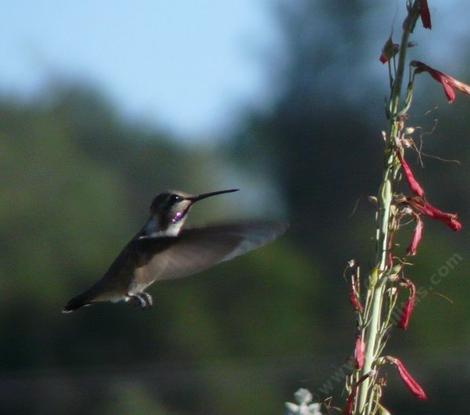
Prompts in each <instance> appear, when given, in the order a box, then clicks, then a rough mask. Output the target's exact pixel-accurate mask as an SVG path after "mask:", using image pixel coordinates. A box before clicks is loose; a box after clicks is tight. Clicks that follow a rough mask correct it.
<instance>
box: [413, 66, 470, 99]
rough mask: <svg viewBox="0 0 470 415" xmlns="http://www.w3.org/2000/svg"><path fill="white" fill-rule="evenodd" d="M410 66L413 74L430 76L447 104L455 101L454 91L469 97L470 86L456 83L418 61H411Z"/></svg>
mask: <svg viewBox="0 0 470 415" xmlns="http://www.w3.org/2000/svg"><path fill="white" fill-rule="evenodd" d="M410 65H411V66H414V67H415V68H416V69H415V73H421V72H427V73H429V75H431V76H432V77H433V78H434V79H435V80H436V81H437V82H439V83H440V84H441V85H442V88H443V89H444V93H445V95H446V97H447V100H448V101H449V104H452V102H454V101H455V97H456V95H455V90H456V89H457V90H459V91H460V92H463V93H464V94H467V95H470V85H467V84H464V83H463V82H460V81H458V80H457V79H455V78H453V77H452V76H450V75H447V74H446V73H444V72H441V71H438V70H437V69H434V68H431V67H430V66H428V65H426V64H425V63H423V62H420V61H412V62H411V63H410Z"/></svg>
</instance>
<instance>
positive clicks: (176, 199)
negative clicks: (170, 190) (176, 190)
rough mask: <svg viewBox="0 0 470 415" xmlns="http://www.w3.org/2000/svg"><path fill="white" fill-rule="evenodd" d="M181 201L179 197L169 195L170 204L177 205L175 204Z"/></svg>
mask: <svg viewBox="0 0 470 415" xmlns="http://www.w3.org/2000/svg"><path fill="white" fill-rule="evenodd" d="M181 200H183V198H182V197H181V196H178V195H171V196H170V202H171V203H177V202H180V201H181Z"/></svg>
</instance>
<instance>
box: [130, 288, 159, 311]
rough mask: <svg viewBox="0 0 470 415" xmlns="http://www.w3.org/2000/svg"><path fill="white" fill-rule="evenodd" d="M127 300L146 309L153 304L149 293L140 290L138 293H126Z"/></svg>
mask: <svg viewBox="0 0 470 415" xmlns="http://www.w3.org/2000/svg"><path fill="white" fill-rule="evenodd" d="M127 298H128V300H127V301H131V302H132V303H133V304H135V305H136V306H140V307H141V308H142V309H144V310H145V309H148V308H151V307H152V306H153V298H152V296H151V295H150V294H149V293H146V292H141V293H138V294H128V296H127Z"/></svg>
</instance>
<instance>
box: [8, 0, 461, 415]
mask: <svg viewBox="0 0 470 415" xmlns="http://www.w3.org/2000/svg"><path fill="white" fill-rule="evenodd" d="M340 3H341V2H339V1H333V2H328V4H326V3H325V4H323V5H322V6H320V5H319V4H318V3H315V5H312V3H310V2H307V1H305V2H304V1H302V2H299V3H298V4H297V5H296V6H295V7H294V6H287V5H284V6H280V7H279V8H278V10H277V11H276V16H277V17H278V22H279V24H280V26H281V28H282V33H283V34H284V41H285V45H286V48H285V51H284V53H285V56H284V58H283V59H282V64H278V65H277V66H276V70H275V72H274V73H271V74H269V76H270V77H272V85H276V90H275V91H273V92H274V93H273V98H272V100H271V102H269V103H268V104H267V107H266V109H265V110H263V111H259V110H258V111H255V110H253V109H250V108H247V109H246V112H245V115H244V116H242V117H241V119H240V120H239V124H238V125H237V126H236V128H235V129H234V130H233V131H231V132H230V133H229V135H230V137H228V138H229V140H223V143H224V144H223V145H219V146H209V145H202V144H197V143H196V144H187V143H184V144H183V143H181V142H180V141H177V140H175V139H174V137H172V136H171V135H170V134H168V133H166V132H165V131H155V129H150V128H148V127H147V126H144V125H136V124H132V123H129V122H127V121H125V120H123V119H122V117H121V116H120V115H119V114H118V113H117V112H116V111H115V110H114V109H113V106H112V104H111V103H110V102H108V101H107V99H106V98H105V97H103V96H102V95H100V92H99V91H98V90H96V89H95V88H92V87H89V86H87V85H80V84H77V85H71V84H65V85H64V84H60V83H58V84H57V85H55V87H54V88H52V89H51V90H50V91H47V93H44V94H43V96H40V97H39V98H38V99H37V100H35V101H32V102H28V103H24V102H20V101H19V100H15V99H14V98H12V97H4V98H3V100H2V101H1V102H0V169H1V178H2V179H1V181H0V195H1V198H0V294H1V301H0V339H1V341H0V356H1V358H0V406H1V412H2V413H14V414H18V415H22V414H55V413H57V414H82V413H88V414H103V413H104V414H162V415H163V414H222V413H223V414H254V413H256V414H274V413H281V412H282V402H283V401H284V400H288V399H291V393H292V392H293V391H294V390H295V389H296V388H298V387H300V386H304V387H308V388H309V389H311V390H312V392H314V393H315V395H316V398H317V399H318V398H324V397H326V396H328V394H330V393H332V392H333V391H334V390H335V391H337V390H339V389H340V388H341V382H339V381H337V379H336V377H337V376H338V375H337V374H338V370H341V365H342V364H343V363H344V362H345V360H346V359H347V356H348V355H349V353H350V351H351V349H352V343H353V333H354V321H353V318H352V313H351V311H350V309H349V304H348V302H347V290H348V288H347V284H346V283H345V281H344V279H343V278H342V270H343V269H344V266H345V263H346V261H347V260H349V259H350V258H356V259H357V260H358V261H359V262H360V263H361V264H362V265H363V269H364V271H366V270H367V267H368V266H369V265H370V259H369V258H371V253H372V250H373V243H372V240H371V238H372V235H373V207H372V206H370V205H369V204H368V202H367V195H369V194H373V193H374V192H375V191H376V187H377V184H378V182H379V175H380V169H381V150H382V146H381V142H380V130H381V129H382V128H384V125H385V123H384V117H383V114H382V108H381V105H382V102H383V100H382V99H383V95H384V94H386V88H385V86H384V82H385V81H383V82H381V83H373V82H370V81H369V80H370V76H371V75H370V68H369V69H367V68H365V66H364V64H363V62H367V61H372V58H371V56H370V50H371V47H370V39H369V37H368V33H367V31H366V30H365V28H367V24H364V21H363V20H361V19H365V21H370V22H372V20H367V19H371V16H373V13H374V12H377V10H376V9H374V8H372V9H371V10H369V11H367V12H366V10H365V8H364V2H361V1H352V2H348V4H347V5H344V3H342V4H343V5H342V6H341V7H339V5H340ZM371 24H372V23H371ZM324 33H329V34H330V35H331V42H333V44H334V45H336V47H332V46H331V45H332V43H326V42H323V41H321V39H322V36H321V34H324ZM374 53H375V49H374ZM420 53H423V54H425V50H423V49H421V51H420ZM373 59H376V58H375V57H374V58H373ZM374 62H375V60H374ZM345 67H347V68H348V69H347V72H348V73H347V76H345V69H344V68H345ZM464 75H465V74H464ZM267 76H268V75H267ZM469 78H470V73H469V74H467V79H469ZM352 79H354V85H351V80H352ZM384 79H385V73H384ZM277 81H280V82H277ZM427 82H428V81H427V80H425V79H423V80H421V79H419V87H418V94H417V97H416V101H417V102H418V103H419V102H421V104H419V105H418V106H417V107H416V108H415V110H414V112H413V114H412V119H411V120H410V122H411V123H412V124H419V125H420V126H422V128H423V131H429V130H431V128H432V126H433V122H434V121H433V119H434V118H435V117H438V118H439V120H440V121H439V126H438V129H437V130H436V132H435V133H434V134H432V135H430V136H427V135H425V136H423V139H424V142H425V150H426V152H428V153H432V154H438V155H439V156H442V157H444V158H449V159H455V158H458V159H459V160H460V161H461V162H462V164H461V165H460V166H456V165H455V164H449V163H442V162H439V161H438V160H435V159H430V158H427V159H425V163H426V164H425V169H423V170H419V171H418V173H417V174H418V176H419V178H420V179H421V180H422V182H423V183H424V185H425V187H426V189H427V193H428V195H430V198H431V200H432V201H433V202H435V204H436V205H437V206H440V207H442V208H444V209H448V210H451V211H458V212H459V213H460V216H461V218H462V220H463V223H464V224H468V223H470V221H469V215H468V212H469V203H470V192H469V188H470V186H469V174H468V173H469V171H468V169H469V167H468V166H469V163H468V161H469V157H470V152H469V148H470V147H469V144H468V136H469V130H470V124H469V123H468V115H467V114H468V111H469V110H470V101H468V100H465V98H463V97H459V99H458V101H457V103H456V104H455V105H454V106H452V107H450V108H449V107H447V106H446V104H445V101H444V99H443V97H442V96H441V95H440V91H439V88H437V87H436V86H435V85H433V84H431V83H429V84H428V83H427ZM429 82H431V81H429ZM358 85H361V87H360V88H359V89H358V88H357V86H358ZM427 85H429V87H430V88H425V86H427ZM431 86H432V88H431ZM273 88H274V87H273ZM361 91H362V92H361ZM430 91H435V92H430ZM435 102H439V103H440V108H439V109H438V111H437V114H436V113H435V112H434V113H433V114H432V115H431V116H430V115H427V114H426V111H427V110H429V109H430V107H432V106H433V103H435ZM225 138H227V137H225ZM252 178H256V180H254V181H253V180H251V179H252ZM244 185H245V186H246V188H248V189H249V191H248V192H245V193H244V192H243V188H244ZM227 186H230V187H232V186H240V187H241V188H242V192H240V193H239V194H236V195H230V196H226V197H223V198H220V199H218V200H216V199H214V200H211V201H210V202H204V204H201V205H200V206H199V207H197V208H195V210H194V215H193V218H194V220H193V223H201V222H209V221H212V220H216V219H218V220H221V219H223V218H227V219H234V218H237V217H242V216H243V217H245V216H250V217H251V216H266V215H268V216H269V215H270V216H273V215H276V216H283V217H287V218H289V220H290V222H291V225H292V227H291V230H290V231H289V233H288V235H287V236H286V237H284V238H282V239H281V240H279V241H278V242H276V243H274V244H272V245H271V246H269V247H267V248H265V249H262V250H260V251H257V252H255V253H252V254H250V255H247V256H246V257H243V258H240V259H237V260H236V261H233V262H231V263H227V264H224V265H221V266H218V267H216V268H214V269H213V270H210V271H208V272H205V273H203V274H201V275H199V276H197V277H194V278H189V279H186V280H181V281H174V282H166V283H162V284H159V285H158V286H155V287H154V288H153V289H152V292H153V294H154V296H155V300H156V306H155V307H154V308H153V309H152V310H151V311H147V312H142V311H140V310H137V309H133V308H130V307H128V306H126V305H114V306H113V305H104V306H95V307H90V308H88V309H85V310H81V311H80V312H78V313H75V314H72V315H62V314H60V310H61V308H62V306H63V305H64V303H65V302H66V300H67V299H68V298H69V297H71V296H72V295H74V294H76V293H77V292H78V291H80V290H82V289H83V288H85V287H87V286H88V284H90V283H92V282H93V281H95V280H96V279H97V278H98V277H99V276H100V275H101V274H102V273H103V272H104V271H105V269H106V268H107V266H108V265H109V263H110V261H111V260H112V259H113V258H114V256H115V255H116V254H117V252H118V251H119V250H120V248H121V247H122V246H123V245H124V244H125V243H126V242H127V240H128V238H130V237H131V236H132V234H133V232H134V231H135V229H136V228H137V227H138V226H140V225H141V223H142V221H143V220H144V219H145V218H146V215H147V209H148V204H149V202H150V200H151V199H152V197H153V196H154V195H155V194H156V193H158V192H160V191H161V190H164V189H167V188H177V189H182V190H185V191H189V192H195V193H196V192H202V191H211V190H215V189H219V188H224V187H227ZM266 189H275V191H274V193H272V192H271V193H270V192H267V191H266ZM267 195H271V196H273V195H274V196H273V198H270V197H266V196H267ZM245 197H246V199H247V200H249V201H248V202H246V203H245V202H244V201H243V199H244V198H245ZM240 206H241V207H240ZM353 211H354V214H352V212H353ZM410 231H411V229H410ZM425 232H426V233H425V240H424V242H423V244H422V247H421V252H420V255H419V257H418V258H417V259H416V261H415V262H416V265H415V266H414V267H413V271H412V272H411V276H412V277H413V278H414V279H415V281H416V283H417V285H418V286H420V287H425V288H429V287H432V288H433V292H432V293H430V295H428V296H426V298H425V299H423V301H422V302H421V303H420V304H419V306H418V307H417V309H416V313H415V315H414V317H413V320H412V323H411V326H410V329H409V331H408V332H406V333H402V332H397V333H396V334H395V336H394V338H393V340H392V342H391V345H390V348H389V350H390V353H391V354H394V355H397V356H399V357H402V358H403V360H404V361H405V362H406V363H407V365H408V366H409V368H410V370H411V371H412V372H413V373H415V374H416V377H417V378H419V379H420V381H421V383H422V384H423V386H424V387H425V389H426V390H428V392H429V395H430V400H429V402H428V403H424V404H423V403H419V404H416V403H415V402H413V400H412V398H411V397H410V396H408V395H407V393H406V391H405V390H404V389H403V388H402V387H401V385H400V384H399V382H398V381H397V380H396V376H395V375H394V373H392V372H391V373H390V374H389V376H388V377H389V380H390V384H391V389H390V393H388V394H387V396H386V401H387V403H389V406H390V407H391V408H393V409H395V411H396V413H398V412H400V413H402V414H411V413H413V414H431V413H432V414H434V413H436V414H437V413H442V412H443V411H446V412H447V410H448V409H449V408H451V409H452V412H455V413H458V412H460V413H463V412H464V411H465V409H466V408H467V404H466V398H465V396H466V395H465V385H466V384H467V383H468V381H469V380H470V373H469V370H468V365H465V363H466V356H467V353H468V351H469V342H470V328H469V325H468V323H467V316H468V312H469V308H470V301H469V299H468V298H469V296H468V292H470V282H469V281H470V280H469V279H468V278H467V277H468V275H467V274H468V272H467V267H466V261H467V260H468V255H467V251H468V248H467V247H468V246H469V242H470V240H469V236H468V232H467V230H466V227H464V230H463V231H462V232H461V233H460V234H453V233H451V232H450V231H448V230H447V229H443V228H442V227H441V226H439V224H434V223H426V231H425ZM402 243H403V244H406V238H404V239H403V241H402ZM455 254H458V255H459V256H460V257H461V258H462V261H461V262H459V264H457V265H456V267H455V269H452V270H451V272H449V274H448V275H446V276H445V278H442V279H441V281H440V282H439V283H438V284H437V285H435V286H434V285H433V284H432V282H431V277H432V275H433V274H435V273H436V272H439V269H440V267H442V265H443V264H445V263H446V261H447V260H448V259H449V258H450V257H452V256H453V255H455ZM446 298H449V299H451V302H449V301H448V300H447V299H446ZM325 385H326V386H325ZM330 386H331V388H330Z"/></svg>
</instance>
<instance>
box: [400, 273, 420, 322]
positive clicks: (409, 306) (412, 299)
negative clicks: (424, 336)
mask: <svg viewBox="0 0 470 415" xmlns="http://www.w3.org/2000/svg"><path fill="white" fill-rule="evenodd" d="M407 287H408V290H409V291H410V294H409V296H408V299H407V300H406V302H405V304H404V306H403V308H402V310H401V316H400V321H399V322H398V324H397V327H398V328H400V329H403V330H406V329H407V328H408V324H409V323H410V318H411V314H413V309H414V307H415V304H416V287H415V285H414V284H413V283H412V282H411V281H410V280H408V281H407Z"/></svg>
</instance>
